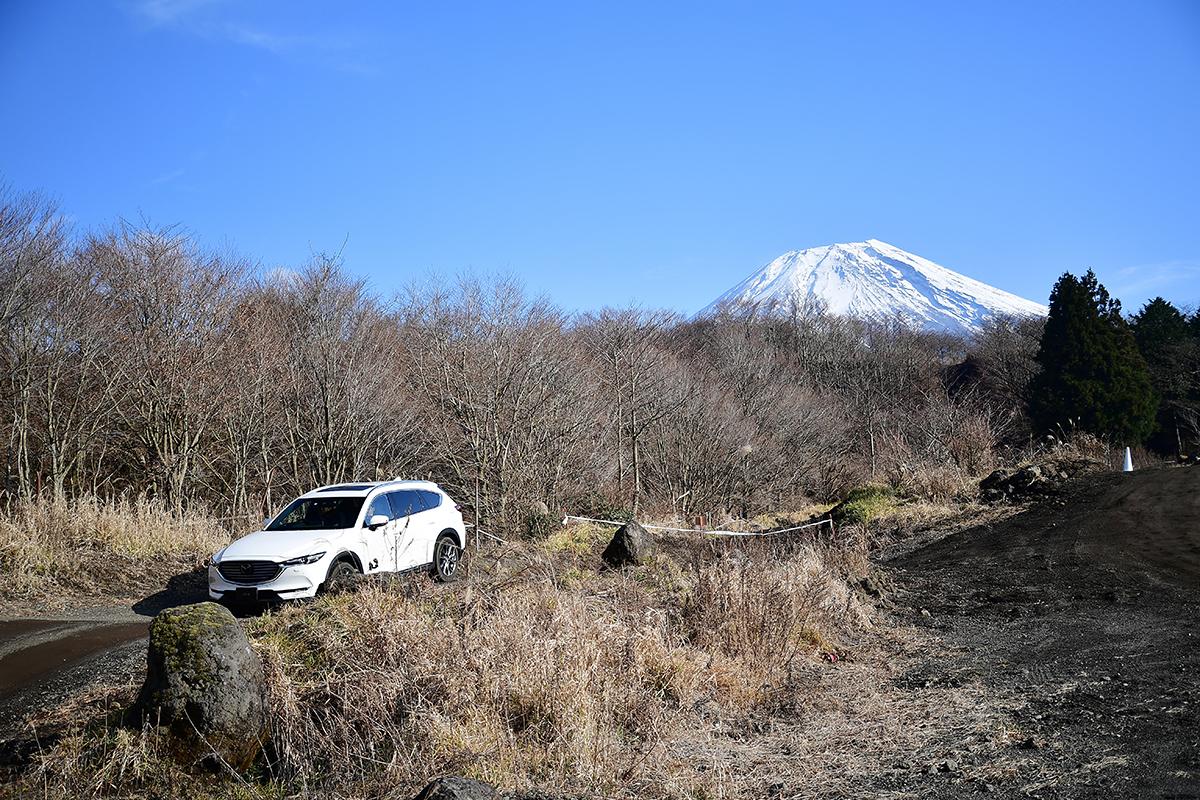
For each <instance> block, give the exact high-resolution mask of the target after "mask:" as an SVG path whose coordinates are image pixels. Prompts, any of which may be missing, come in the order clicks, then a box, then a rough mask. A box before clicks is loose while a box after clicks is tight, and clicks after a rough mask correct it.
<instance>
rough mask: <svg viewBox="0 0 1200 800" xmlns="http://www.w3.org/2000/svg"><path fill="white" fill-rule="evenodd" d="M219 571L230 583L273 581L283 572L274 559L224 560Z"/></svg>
mask: <svg viewBox="0 0 1200 800" xmlns="http://www.w3.org/2000/svg"><path fill="white" fill-rule="evenodd" d="M217 572H219V573H221V577H222V578H224V579H225V580H227V581H229V582H230V583H243V584H248V585H249V584H255V583H266V582H267V581H273V580H275V579H276V578H277V577H279V573H280V572H283V568H282V567H280V566H279V565H278V564H276V563H275V562H274V561H222V562H221V563H220V564H218V565H217Z"/></svg>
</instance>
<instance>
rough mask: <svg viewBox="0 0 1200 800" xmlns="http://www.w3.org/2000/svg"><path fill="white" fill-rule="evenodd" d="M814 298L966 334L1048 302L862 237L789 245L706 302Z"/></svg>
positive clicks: (779, 306) (843, 310) (742, 307)
mask: <svg viewBox="0 0 1200 800" xmlns="http://www.w3.org/2000/svg"><path fill="white" fill-rule="evenodd" d="M814 305H815V306H816V307H818V308H823V309H824V310H825V311H827V312H828V313H830V314H838V315H845V316H851V317H859V318H864V319H874V320H886V319H894V318H896V317H901V318H904V319H907V320H909V321H910V322H911V323H913V324H915V325H917V326H919V327H921V328H924V329H926V330H932V331H944V332H947V333H955V334H960V335H969V334H971V333H974V332H976V331H978V330H980V328H981V327H982V325H983V323H984V321H986V320H987V319H988V318H989V317H993V316H997V315H1001V314H1005V315H1012V316H1025V317H1030V316H1045V315H1046V313H1047V311H1048V309H1047V308H1046V306H1044V305H1041V304H1040V303H1034V302H1033V301H1031V300H1026V299H1024V298H1022V297H1017V296H1016V295H1015V294H1009V293H1008V292H1005V291H1003V290H1001V289H997V288H995V287H994V286H988V285H987V284H986V283H983V282H981V281H977V280H975V279H974V278H968V277H967V276H966V275H960V274H959V273H957V272H954V271H953V270H949V269H946V268H945V267H943V266H941V265H939V264H935V263H933V262H932V261H929V260H928V259H924V258H921V257H920V256H917V255H913V254H912V253H909V252H906V251H904V250H901V249H900V248H899V247H895V246H893V245H890V244H888V243H887V242H881V241H879V240H878V239H868V240H867V241H865V242H851V243H848V244H831V245H826V246H824V247H811V248H809V249H807V250H793V251H791V252H788V253H784V254H783V255H781V256H780V257H779V258H777V259H775V260H774V261H772V262H771V263H770V264H767V265H766V266H765V267H763V268H762V269H760V270H759V271H758V272H756V273H754V274H753V275H751V276H750V277H749V278H746V280H744V281H742V282H741V283H739V284H738V285H737V286H734V287H733V288H732V289H730V290H729V291H727V292H725V293H724V294H723V295H721V296H720V297H718V298H717V299H716V300H715V301H713V302H712V303H711V304H709V305H708V306H707V307H706V308H704V309H703V310H702V311H701V312H700V314H699V315H698V316H707V315H712V314H715V313H717V312H719V311H734V312H737V311H746V310H753V311H759V312H766V313H786V312H787V311H788V310H790V309H792V308H804V307H811V306H814Z"/></svg>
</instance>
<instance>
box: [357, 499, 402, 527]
mask: <svg viewBox="0 0 1200 800" xmlns="http://www.w3.org/2000/svg"><path fill="white" fill-rule="evenodd" d="M376 514H383V515H384V516H385V517H387V518H388V519H395V518H396V515H395V514H394V513H392V507H391V504H390V503H388V497H387V495H386V494H381V495H379V496H378V497H376V498H375V499H374V500H372V501H371V507H370V508H368V509H367V514H366V516H364V517H363V525H364V526H365V525H366V524H367V523H369V522H370V521H371V517H373V516H375V515H376Z"/></svg>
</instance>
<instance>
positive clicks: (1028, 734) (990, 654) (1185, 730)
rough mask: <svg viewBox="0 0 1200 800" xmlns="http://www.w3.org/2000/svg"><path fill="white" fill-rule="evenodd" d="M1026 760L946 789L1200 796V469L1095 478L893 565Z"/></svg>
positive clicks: (981, 770) (930, 677)
mask: <svg viewBox="0 0 1200 800" xmlns="http://www.w3.org/2000/svg"><path fill="white" fill-rule="evenodd" d="M890 566H891V567H894V568H895V569H896V572H897V574H898V575H899V576H900V578H901V580H902V582H903V584H904V587H905V588H904V590H903V593H902V597H903V599H904V602H905V603H906V604H908V605H911V606H913V607H914V608H916V609H922V608H923V609H925V610H926V611H928V612H929V615H928V616H925V615H924V614H920V613H918V614H916V620H917V622H918V623H920V624H923V625H926V626H928V627H929V628H930V629H931V631H930V632H932V633H936V634H937V635H938V636H939V637H940V638H941V640H942V641H943V642H944V643H945V644H946V645H947V646H948V647H949V648H950V655H948V656H946V657H944V658H943V659H942V660H940V661H937V662H931V663H930V664H929V665H928V668H927V670H926V674H925V675H924V676H920V677H923V679H924V680H925V681H926V682H927V683H929V684H937V683H938V682H939V681H946V680H950V679H953V680H955V681H959V682H961V683H962V684H963V685H970V686H975V687H978V688H980V689H983V690H984V691H985V692H986V693H987V695H988V696H989V697H990V698H991V702H994V703H995V704H997V705H998V706H999V708H1000V709H1001V710H1002V714H1003V716H1004V724H1005V726H1006V727H1007V728H1008V730H1007V731H1006V732H1005V735H1006V736H1007V737H1008V738H1009V739H1011V741H1012V742H1013V748H1012V749H1011V751H1009V752H1007V753H1006V754H1005V756H1004V757H1003V758H998V757H996V755H995V754H994V753H984V754H981V755H980V757H979V758H972V757H971V756H970V754H968V755H967V756H966V757H964V759H963V761H962V763H961V764H956V765H955V775H954V778H955V780H954V781H953V782H952V783H951V784H950V785H947V786H945V787H944V791H938V792H933V793H935V794H942V795H944V796H954V793H955V791H959V790H966V789H967V787H968V786H972V787H978V788H983V789H985V790H987V791H996V792H999V793H1000V794H1001V795H1002V796H1005V795H1006V796H1036V797H1045V798H1057V797H1062V798H1067V797H1070V798H1081V797H1097V798H1102V797H1103V798H1107V797H1120V796H1132V795H1134V794H1137V795H1139V796H1142V797H1172V798H1200V592H1198V591H1197V590H1198V589H1200V469H1195V468H1172V469H1158V470H1146V471H1142V472H1137V473H1133V474H1131V475H1121V474H1113V475H1105V476H1100V477H1096V476H1093V477H1091V478H1089V480H1088V482H1087V483H1086V484H1082V485H1079V486H1076V487H1075V488H1074V489H1072V490H1071V491H1070V492H1069V493H1068V494H1067V496H1065V497H1063V498H1060V499H1057V500H1052V501H1049V502H1046V503H1043V504H1040V505H1038V506H1036V507H1033V508H1031V509H1029V510H1027V511H1025V512H1023V513H1021V514H1018V515H1016V516H1014V517H1010V518H1008V519H1006V520H1003V521H1001V522H998V523H996V524H991V525H982V526H980V527H977V528H973V529H969V530H966V531H963V532H961V533H958V534H955V535H952V536H949V537H947V538H945V539H943V540H941V541H938V542H935V543H934V544H932V545H930V546H928V547H925V548H923V549H921V550H918V551H916V552H913V553H910V554H908V555H905V556H902V557H900V558H899V559H897V560H896V561H894V562H893V563H892V564H891V565H890Z"/></svg>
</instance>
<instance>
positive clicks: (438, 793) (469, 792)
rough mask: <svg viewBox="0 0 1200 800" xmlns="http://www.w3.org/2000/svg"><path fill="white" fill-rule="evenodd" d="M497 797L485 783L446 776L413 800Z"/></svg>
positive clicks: (474, 799)
mask: <svg viewBox="0 0 1200 800" xmlns="http://www.w3.org/2000/svg"><path fill="white" fill-rule="evenodd" d="M499 797H500V795H499V794H498V793H497V792H496V790H495V789H493V788H492V787H491V786H488V785H487V784H486V783H482V782H480V781H476V780H471V779H470V778H460V777H458V776H456V775H447V776H446V777H444V778H438V779H437V780H435V781H434V782H433V783H431V784H429V785H428V786H426V787H425V788H424V789H422V790H421V793H420V794H419V795H417V796H416V798H415V799H414V800H498V798H499Z"/></svg>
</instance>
